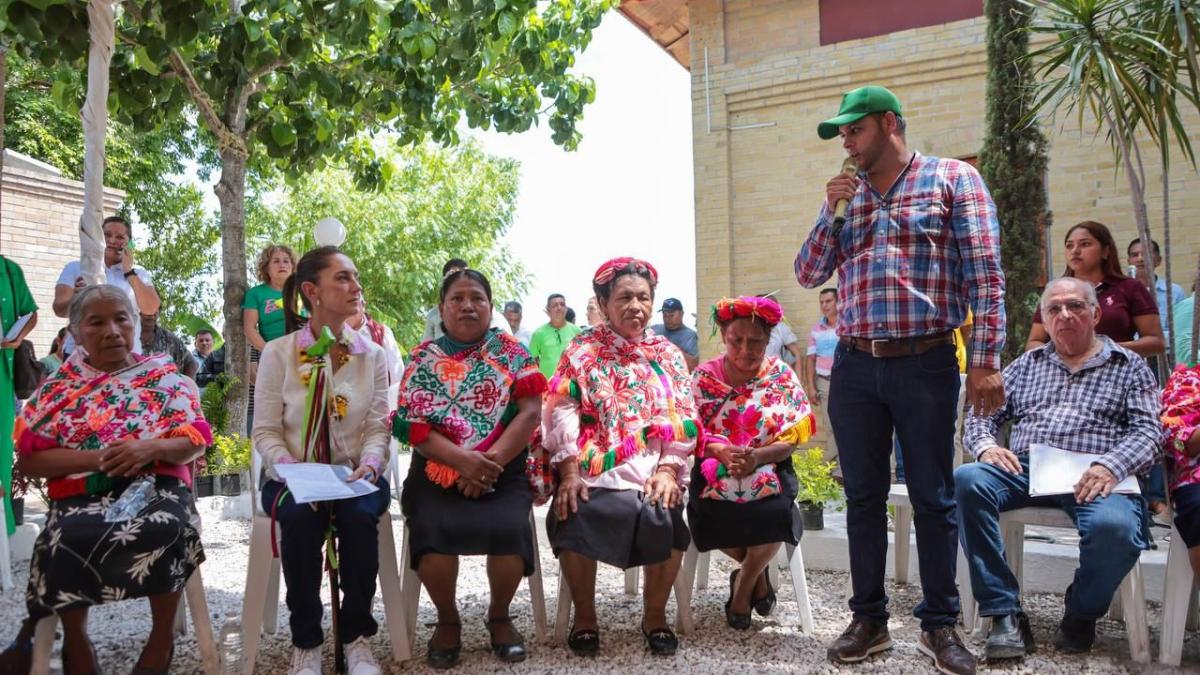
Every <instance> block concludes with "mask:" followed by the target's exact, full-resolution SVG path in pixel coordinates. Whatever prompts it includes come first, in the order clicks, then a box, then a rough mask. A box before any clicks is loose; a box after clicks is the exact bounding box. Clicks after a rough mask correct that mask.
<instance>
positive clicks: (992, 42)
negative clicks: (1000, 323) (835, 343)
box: [979, 0, 1049, 361]
mask: <svg viewBox="0 0 1200 675" xmlns="http://www.w3.org/2000/svg"><path fill="white" fill-rule="evenodd" d="M984 12H985V14H986V15H987V21H988V24H987V55H988V77H987V133H986V135H985V136H984V140H983V149H982V150H981V151H980V153H979V159H980V168H981V172H982V174H983V178H984V181H985V182H986V183H987V186H988V189H989V190H991V193H992V199H993V200H994V201H995V202H996V212H997V215H998V216H999V219H1000V229H1001V236H1000V241H1001V242H1002V245H1003V251H1002V253H1003V258H1004V277H1005V283H1006V286H1007V288H1006V294H1005V307H1004V309H1005V313H1006V314H1007V316H1008V326H1007V335H1008V341H1007V343H1006V346H1005V350H1004V351H1005V354H1004V356H1005V360H1006V361H1010V360H1012V359H1015V358H1016V357H1018V356H1020V355H1021V352H1023V351H1024V345H1025V336H1027V335H1029V329H1030V327H1031V326H1032V324H1033V310H1034V308H1035V307H1036V306H1037V297H1038V282H1039V277H1040V276H1041V271H1042V258H1041V250H1040V246H1039V242H1042V239H1043V237H1042V232H1043V230H1042V227H1043V225H1044V223H1045V221H1044V220H1043V219H1048V218H1049V214H1048V213H1047V212H1046V185H1045V174H1046V137H1045V135H1043V134H1042V131H1041V129H1040V128H1039V127H1038V126H1037V125H1034V124H1029V122H1028V121H1027V120H1028V116H1029V110H1030V106H1031V104H1032V98H1033V97H1032V94H1033V89H1032V87H1031V86H1030V85H1031V84H1032V81H1031V77H1030V69H1031V68H1030V65H1029V63H1028V62H1027V61H1025V60H1024V56H1025V55H1026V54H1027V53H1028V49H1029V34H1028V33H1027V32H1025V30H1024V29H1025V28H1026V27H1028V25H1029V19H1030V15H1029V11H1028V8H1027V7H1025V6H1024V4H1022V3H1021V2H1020V1H1019V0H987V1H986V2H985V3H984Z"/></svg>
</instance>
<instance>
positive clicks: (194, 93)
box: [123, 0, 249, 157]
mask: <svg viewBox="0 0 1200 675" xmlns="http://www.w3.org/2000/svg"><path fill="white" fill-rule="evenodd" d="M123 7H124V8H125V11H127V12H129V15H130V16H131V17H133V18H134V20H135V21H137V22H138V23H144V21H145V19H144V18H143V17H142V9H141V8H140V7H138V6H137V3H136V2H133V1H132V0H127V1H126V2H125V3H123ZM167 60H168V61H169V62H170V64H171V68H172V69H173V70H174V71H175V73H176V74H177V76H178V77H179V78H180V80H182V81H183V86H184V87H185V88H187V90H188V93H189V94H190V95H191V97H192V102H193V103H195V104H196V109H197V110H198V111H199V112H200V119H201V120H203V121H204V125H205V126H206V127H208V130H209V131H210V132H212V134H213V135H214V136H216V137H217V148H218V149H219V150H220V149H227V150H231V151H233V152H234V153H237V154H239V155H241V156H242V157H248V156H249V153H248V152H247V151H246V143H245V142H244V141H243V140H242V139H241V138H239V137H238V136H237V134H234V133H233V132H232V131H230V130H229V127H228V126H226V125H225V123H224V122H222V121H221V118H220V116H218V115H217V111H216V109H215V108H214V107H213V102H212V99H210V98H209V97H208V94H206V93H205V92H204V89H203V88H201V86H200V83H199V82H197V81H196V76H195V75H194V74H193V73H192V69H191V68H189V67H188V65H187V63H186V62H185V61H184V60H183V57H182V56H181V55H180V54H179V50H178V49H176V48H174V47H172V48H171V50H170V51H169V52H168V53H167Z"/></svg>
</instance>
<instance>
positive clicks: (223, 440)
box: [211, 434, 251, 497]
mask: <svg viewBox="0 0 1200 675" xmlns="http://www.w3.org/2000/svg"><path fill="white" fill-rule="evenodd" d="M250 452H251V446H250V439H248V438H246V437H244V436H241V435H239V434H232V435H224V434H217V435H215V436H213V446H212V455H213V459H214V460H215V461H214V463H213V465H212V470H211V473H213V474H215V475H219V476H220V479H221V484H220V486H217V487H216V489H217V493H218V494H220V495H223V496H226V497H236V496H238V495H239V494H241V493H242V485H241V474H242V472H243V471H248V470H249V469H250Z"/></svg>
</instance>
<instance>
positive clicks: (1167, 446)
mask: <svg viewBox="0 0 1200 675" xmlns="http://www.w3.org/2000/svg"><path fill="white" fill-rule="evenodd" d="M1162 403H1163V408H1162V414H1161V416H1160V419H1161V420H1162V424H1163V430H1164V433H1163V440H1164V443H1163V455H1164V456H1165V457H1169V458H1171V460H1173V463H1174V472H1173V474H1174V475H1173V476H1172V477H1171V489H1172V490H1176V489H1179V488H1181V487H1183V486H1184V485H1197V484H1200V455H1197V456H1195V457H1188V456H1187V455H1185V454H1184V453H1183V452H1182V451H1180V450H1176V449H1175V440H1176V439H1178V440H1181V441H1183V442H1184V443H1186V442H1187V439H1189V438H1191V437H1192V433H1193V432H1195V430H1196V428H1197V427H1200V366H1192V367H1191V368H1189V367H1187V366H1185V365H1182V364H1180V365H1178V366H1175V371H1174V372H1173V373H1171V377H1170V378H1168V379H1167V386H1166V387H1165V388H1163V393H1162Z"/></svg>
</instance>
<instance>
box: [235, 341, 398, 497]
mask: <svg viewBox="0 0 1200 675" xmlns="http://www.w3.org/2000/svg"><path fill="white" fill-rule="evenodd" d="M343 339H344V340H347V341H348V344H347V347H348V351H349V354H350V358H349V360H348V361H346V362H345V363H344V364H342V365H341V366H340V367H339V368H338V370H337V372H333V373H332V377H331V383H332V384H331V387H330V392H329V406H330V417H329V431H330V434H329V435H330V455H331V458H332V460H331V463H333V464H340V465H344V466H349V467H352V468H356V467H358V466H359V465H360V464H366V465H368V466H371V467H373V468H374V469H375V472H376V474H377V475H380V476H382V475H384V469H385V468H386V466H387V451H388V430H387V419H386V418H387V415H388V409H389V407H388V366H387V357H386V355H385V354H384V353H383V349H381V348H380V347H379V345H377V344H375V343H373V342H371V341H370V340H368V339H365V338H363V336H362V334H360V333H359V332H358V331H355V330H353V329H350V328H347V329H345V330H344V332H343ZM315 343H316V338H315V337H314V336H313V334H312V330H311V329H310V328H309V325H308V324H305V325H304V327H303V328H301V329H300V330H298V331H296V332H294V333H289V334H287V335H285V336H283V337H281V338H278V339H275V340H271V341H270V342H268V343H267V346H266V348H265V349H263V352H262V356H261V357H260V359H259V363H258V380H256V381H255V387H254V431H253V434H252V436H253V439H254V448H255V451H257V452H258V453H259V454H260V455H261V456H262V459H263V467H264V468H266V470H267V473H268V474H269V475H270V476H271V477H272V478H273V479H275V480H278V479H279V477H278V475H277V474H276V473H275V470H274V467H275V465H276V464H280V463H285V464H286V463H292V462H301V461H304V441H303V439H304V411H305V403H306V399H307V396H308V379H309V377H311V371H312V364H311V363H310V362H308V359H309V358H310V357H308V356H307V355H302V354H301V352H303V351H304V350H306V349H308V348H309V347H311V346H312V345H313V344H315Z"/></svg>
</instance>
